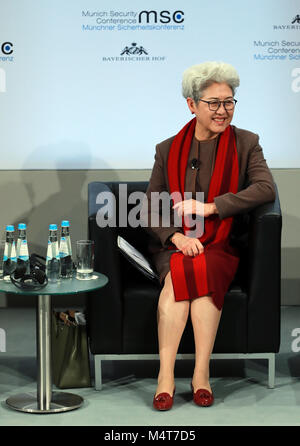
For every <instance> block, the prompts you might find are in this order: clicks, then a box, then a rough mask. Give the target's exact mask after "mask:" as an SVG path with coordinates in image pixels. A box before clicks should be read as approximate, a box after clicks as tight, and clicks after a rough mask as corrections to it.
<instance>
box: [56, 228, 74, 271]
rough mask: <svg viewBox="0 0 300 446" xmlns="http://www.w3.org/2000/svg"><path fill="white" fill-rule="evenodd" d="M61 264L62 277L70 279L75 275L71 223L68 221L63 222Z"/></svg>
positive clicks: (60, 251) (60, 249) (60, 248)
mask: <svg viewBox="0 0 300 446" xmlns="http://www.w3.org/2000/svg"><path fill="white" fill-rule="evenodd" d="M59 256H60V263H61V277H63V278H64V279H69V278H70V277H72V275H73V261H72V246H71V238H70V223H69V221H68V220H63V221H62V222H61V238H60V245H59Z"/></svg>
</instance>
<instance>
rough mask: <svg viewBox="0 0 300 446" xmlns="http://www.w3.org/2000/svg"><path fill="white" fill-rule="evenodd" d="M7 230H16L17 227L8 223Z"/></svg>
mask: <svg viewBox="0 0 300 446" xmlns="http://www.w3.org/2000/svg"><path fill="white" fill-rule="evenodd" d="M6 230H7V231H14V230H15V227H14V225H7V226H6Z"/></svg>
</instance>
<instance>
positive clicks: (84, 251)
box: [76, 240, 95, 280]
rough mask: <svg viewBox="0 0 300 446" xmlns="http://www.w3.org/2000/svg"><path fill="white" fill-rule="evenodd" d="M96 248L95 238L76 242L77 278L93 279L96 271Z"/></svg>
mask: <svg viewBox="0 0 300 446" xmlns="http://www.w3.org/2000/svg"><path fill="white" fill-rule="evenodd" d="M94 249H95V244H94V241H93V240H78V241H77V242H76V258H77V271H76V278H77V279H79V280H90V279H92V277H93V272H94Z"/></svg>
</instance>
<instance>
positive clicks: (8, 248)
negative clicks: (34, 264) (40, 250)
mask: <svg viewBox="0 0 300 446" xmlns="http://www.w3.org/2000/svg"><path fill="white" fill-rule="evenodd" d="M14 232H15V228H14V226H13V225H7V226H6V239H5V249H4V258H3V260H4V262H3V270H4V279H5V276H9V275H10V274H12V273H13V272H14V271H15V269H16V266H17V256H16V246H15V240H14ZM8 279H9V278H8V277H6V280H8Z"/></svg>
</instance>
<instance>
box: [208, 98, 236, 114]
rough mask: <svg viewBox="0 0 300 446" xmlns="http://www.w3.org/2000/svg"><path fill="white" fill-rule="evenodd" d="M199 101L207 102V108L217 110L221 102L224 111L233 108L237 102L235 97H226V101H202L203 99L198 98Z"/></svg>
mask: <svg viewBox="0 0 300 446" xmlns="http://www.w3.org/2000/svg"><path fill="white" fill-rule="evenodd" d="M199 101H201V102H206V104H208V108H209V109H210V110H211V111H217V110H219V108H220V106H221V104H223V107H224V108H225V110H226V111H229V110H233V109H234V107H235V104H236V103H237V100H236V99H227V100H226V101H219V100H218V101H217V100H216V101H204V100H203V99H199Z"/></svg>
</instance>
